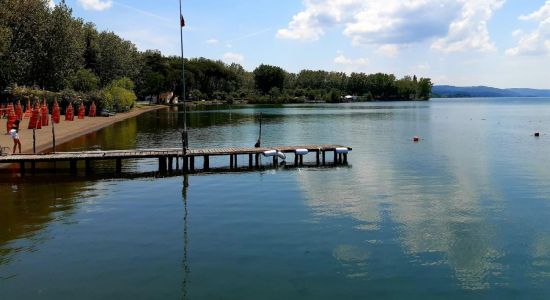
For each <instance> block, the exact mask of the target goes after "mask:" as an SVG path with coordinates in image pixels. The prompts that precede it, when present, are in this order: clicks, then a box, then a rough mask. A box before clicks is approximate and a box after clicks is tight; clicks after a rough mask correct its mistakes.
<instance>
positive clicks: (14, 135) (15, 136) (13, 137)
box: [10, 129, 19, 140]
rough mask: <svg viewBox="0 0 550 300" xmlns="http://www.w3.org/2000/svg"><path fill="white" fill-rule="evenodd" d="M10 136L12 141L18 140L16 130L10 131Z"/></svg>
mask: <svg viewBox="0 0 550 300" xmlns="http://www.w3.org/2000/svg"><path fill="white" fill-rule="evenodd" d="M10 134H11V138H12V139H14V140H18V139H19V134H18V133H17V130H15V129H12V130H10Z"/></svg>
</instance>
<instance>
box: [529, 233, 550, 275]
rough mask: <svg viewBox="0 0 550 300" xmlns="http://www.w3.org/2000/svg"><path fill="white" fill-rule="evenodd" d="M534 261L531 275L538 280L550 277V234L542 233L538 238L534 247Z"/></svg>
mask: <svg viewBox="0 0 550 300" xmlns="http://www.w3.org/2000/svg"><path fill="white" fill-rule="evenodd" d="M531 252H532V254H531V255H532V257H533V263H532V265H531V267H532V270H531V273H530V276H531V277H533V278H534V279H537V280H544V283H547V282H546V280H548V279H549V278H550V235H548V234H546V235H541V236H539V237H537V238H536V240H535V243H534V244H533V247H532V250H531Z"/></svg>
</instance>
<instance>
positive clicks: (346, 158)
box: [344, 153, 348, 165]
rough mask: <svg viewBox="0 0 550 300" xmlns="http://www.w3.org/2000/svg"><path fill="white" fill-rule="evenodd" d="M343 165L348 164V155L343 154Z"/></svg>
mask: <svg viewBox="0 0 550 300" xmlns="http://www.w3.org/2000/svg"><path fill="white" fill-rule="evenodd" d="M344 164H346V165H347V164H348V154H347V153H344Z"/></svg>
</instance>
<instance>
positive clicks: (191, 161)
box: [0, 145, 352, 173]
mask: <svg viewBox="0 0 550 300" xmlns="http://www.w3.org/2000/svg"><path fill="white" fill-rule="evenodd" d="M337 148H347V149H348V150H350V151H351V150H352V148H350V147H345V146H340V145H302V146H272V147H261V148H245V147H225V148H209V149H188V150H187V151H186V153H185V156H184V153H183V149H181V148H179V149H178V148H165V149H136V150H110V151H81V152H57V153H45V154H23V155H8V156H0V164H6V163H7V164H13V163H19V164H20V166H21V173H24V172H25V164H26V163H30V164H31V168H32V169H33V170H34V167H35V164H36V163H39V162H40V163H41V162H54V163H55V162H67V161H68V162H70V165H71V170H72V171H76V168H77V162H78V161H85V162H86V170H87V171H88V170H90V169H91V168H92V166H91V164H90V162H91V161H96V160H116V162H117V163H116V165H117V166H116V168H117V172H120V169H121V166H122V160H123V159H140V158H158V159H159V171H161V172H163V171H166V170H173V161H174V159H175V160H176V163H177V168H179V159H182V158H184V157H185V158H186V159H183V170H184V171H187V170H190V171H194V170H195V158H196V157H202V158H203V164H204V166H203V169H204V170H208V169H209V158H210V157H211V156H229V158H230V168H232V169H233V168H236V167H237V159H238V156H243V155H247V156H248V158H249V161H248V163H249V167H253V166H256V167H259V156H260V155H261V154H262V153H264V152H265V151H269V150H277V151H279V152H282V153H285V154H290V153H295V151H296V150H297V149H307V150H308V151H309V152H310V153H314V154H316V162H317V164H318V165H320V164H321V162H322V164H323V165H325V164H326V158H325V153H326V152H333V153H334V163H347V154H343V155H342V154H337V152H336V149H337ZM294 155H295V160H294V161H295V164H301V163H303V156H301V155H296V154H294ZM321 155H322V161H321V157H320V156H321ZM254 157H255V159H253V158H254ZM273 164H274V165H277V164H278V158H277V157H276V156H275V157H273Z"/></svg>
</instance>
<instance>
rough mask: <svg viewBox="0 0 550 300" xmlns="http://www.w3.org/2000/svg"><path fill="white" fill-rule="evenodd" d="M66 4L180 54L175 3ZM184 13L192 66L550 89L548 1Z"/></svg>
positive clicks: (239, 6) (355, 1) (346, 1)
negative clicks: (199, 61) (208, 63)
mask: <svg viewBox="0 0 550 300" xmlns="http://www.w3.org/2000/svg"><path fill="white" fill-rule="evenodd" d="M53 1H54V3H55V2H56V1H59V0H53ZM66 2H67V4H68V5H69V6H70V7H72V8H73V10H74V14H75V15H76V16H77V17H82V18H83V19H85V20H86V21H92V22H94V23H95V24H97V27H98V29H101V30H110V31H114V32H115V33H117V34H119V35H121V36H122V37H124V38H126V39H129V40H131V41H132V42H134V43H135V44H136V45H137V46H138V48H140V49H141V50H146V49H158V50H161V51H162V52H163V53H164V54H167V55H170V54H174V55H177V54H179V28H178V16H179V12H178V1H177V0H155V1H153V0H132V1H131V0H67V1H66ZM183 7H184V16H185V19H186V23H187V26H186V27H185V29H184V42H185V56H186V57H199V56H202V57H207V58H211V59H221V60H224V61H226V62H238V63H240V64H242V65H243V66H244V67H245V68H246V69H248V70H253V69H254V68H255V67H256V66H258V65H259V64H261V63H266V64H273V65H278V66H281V67H283V68H284V69H286V70H288V71H291V72H298V71H300V70H301V69H323V70H329V71H344V72H348V73H349V72H366V73H374V72H385V73H394V74H396V75H398V76H403V75H407V74H417V75H419V76H426V77H430V78H432V79H433V81H434V82H435V83H436V84H452V85H461V86H469V85H490V86H495V87H503V88H505V87H532V88H550V80H549V79H548V74H550V0H304V1H297V0H254V1H250V0H183Z"/></svg>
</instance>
